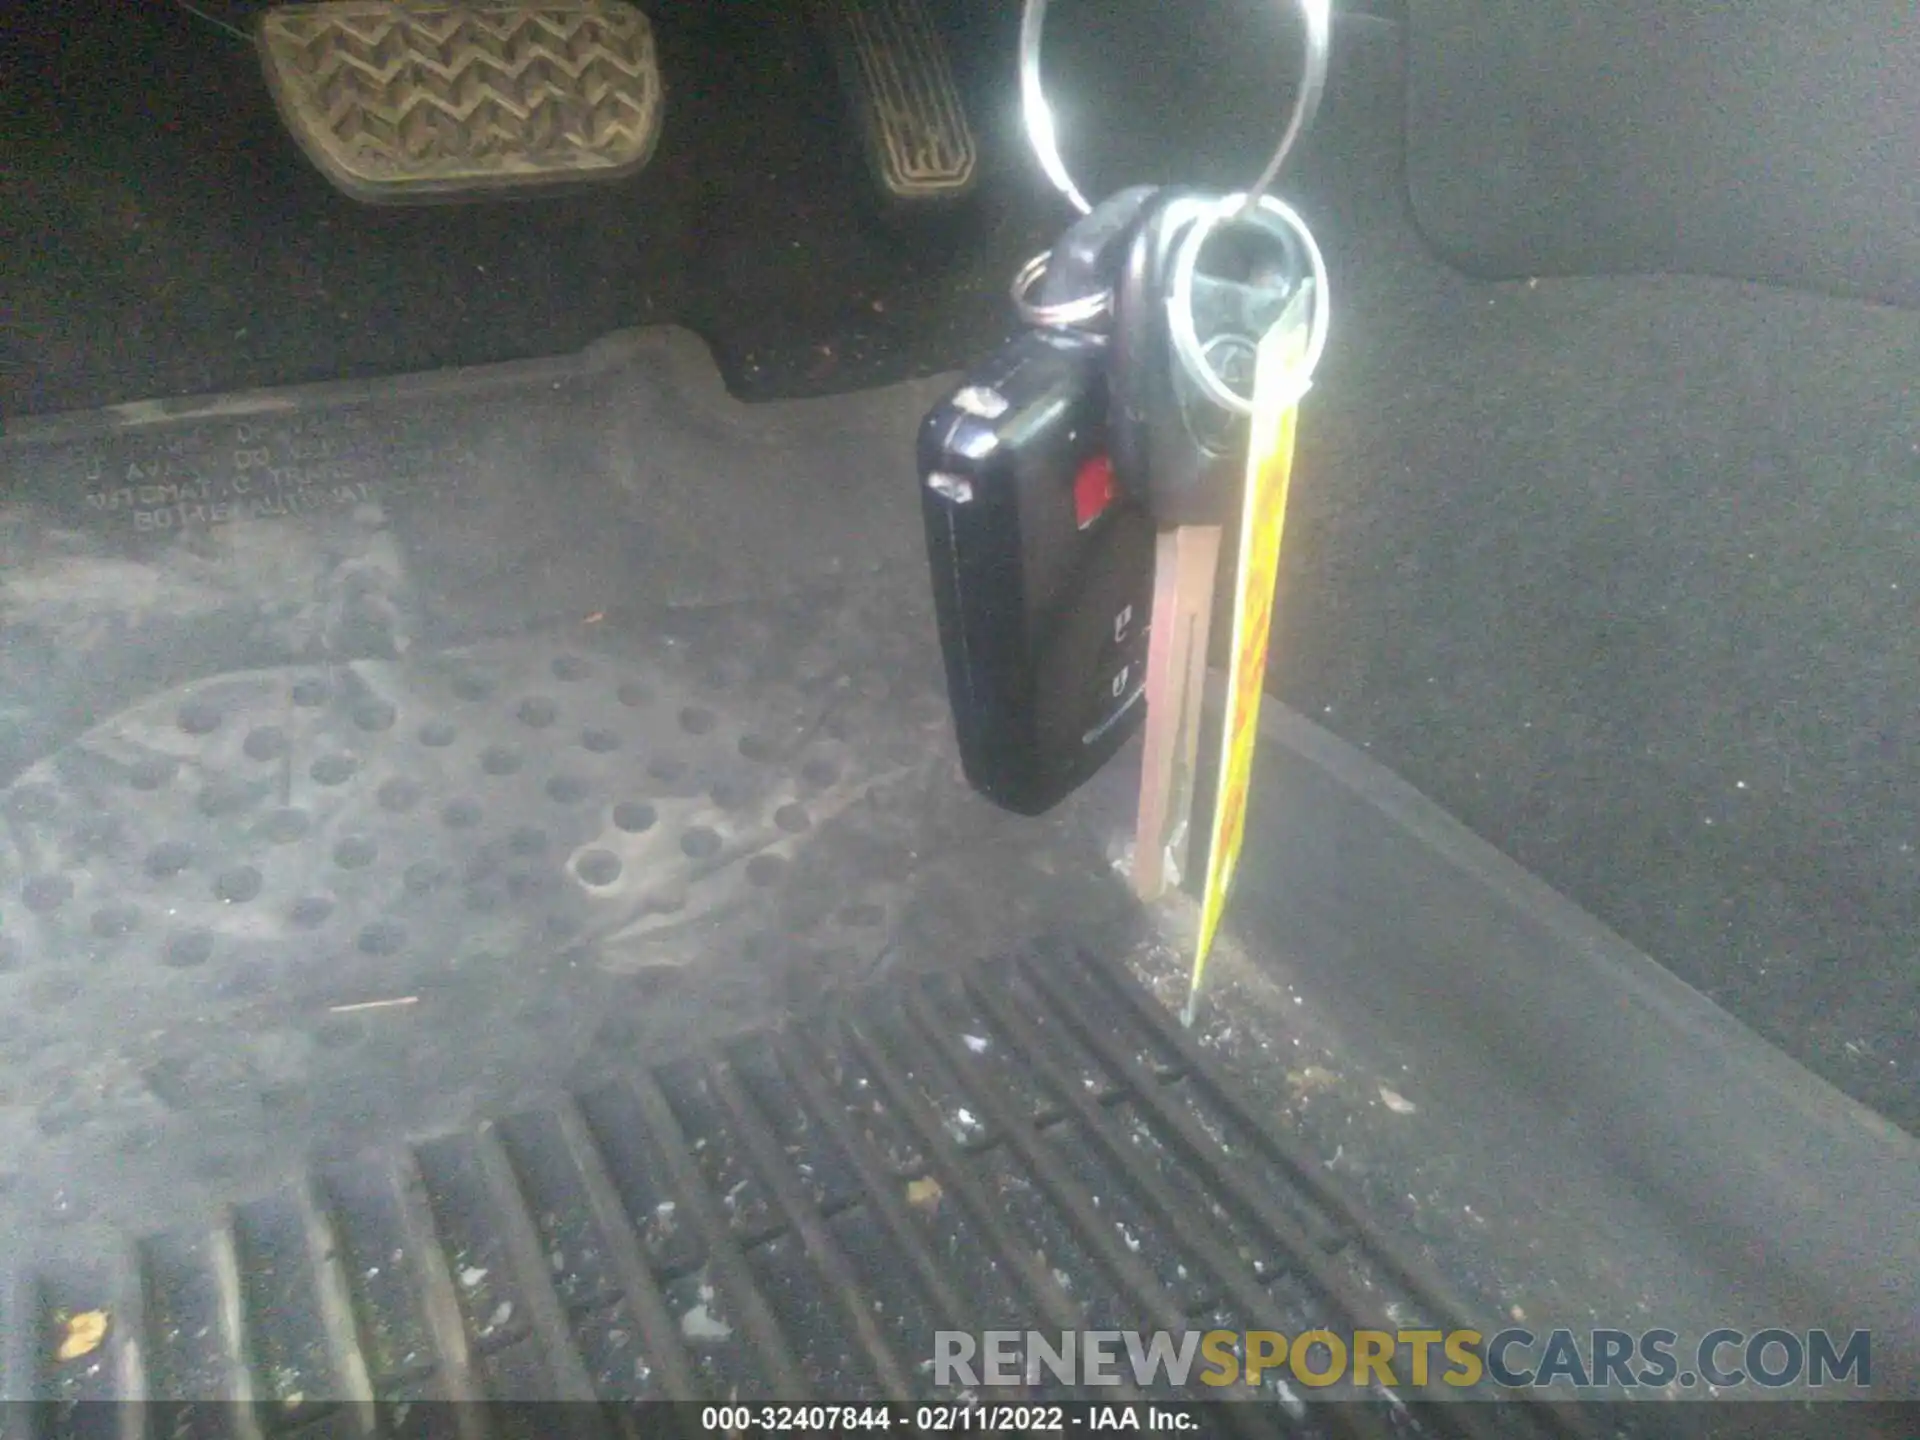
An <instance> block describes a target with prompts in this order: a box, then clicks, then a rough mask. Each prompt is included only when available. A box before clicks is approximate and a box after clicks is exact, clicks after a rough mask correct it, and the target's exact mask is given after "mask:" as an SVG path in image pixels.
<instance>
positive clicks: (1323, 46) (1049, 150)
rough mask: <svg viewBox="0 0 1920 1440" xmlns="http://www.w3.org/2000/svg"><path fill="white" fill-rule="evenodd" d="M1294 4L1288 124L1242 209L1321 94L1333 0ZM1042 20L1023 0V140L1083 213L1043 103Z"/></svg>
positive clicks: (1043, 12)
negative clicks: (1302, 39)
mask: <svg viewBox="0 0 1920 1440" xmlns="http://www.w3.org/2000/svg"><path fill="white" fill-rule="evenodd" d="M1295 3H1296V4H1298V5H1299V7H1300V18H1301V20H1302V21H1303V22H1304V23H1305V25H1306V47H1305V51H1306V53H1305V55H1304V57H1303V59H1302V64H1301V73H1300V89H1299V93H1298V94H1296V95H1295V96H1294V101H1293V113H1292V114H1291V115H1289V116H1288V117H1287V128H1286V129H1285V130H1284V131H1283V132H1281V135H1280V143H1279V144H1278V145H1277V146H1276V147H1274V152H1273V155H1272V157H1271V158H1270V159H1269V160H1268V161H1267V166H1266V169H1264V170H1263V171H1261V172H1260V178H1259V179H1258V180H1256V181H1254V182H1253V186H1252V188H1251V189H1248V190H1245V191H1243V192H1241V196H1242V198H1241V199H1240V201H1239V206H1240V209H1241V211H1243V212H1244V211H1248V210H1251V209H1252V208H1253V207H1254V206H1255V205H1257V204H1259V203H1260V200H1261V197H1263V196H1264V195H1265V194H1266V193H1267V191H1268V190H1270V189H1271V188H1272V187H1273V183H1274V181H1275V180H1277V179H1278V178H1279V176H1280V168H1281V166H1283V165H1284V164H1286V161H1287V156H1288V155H1290V154H1291V153H1292V152H1293V147H1294V145H1295V144H1296V143H1297V142H1298V141H1299V139H1300V136H1301V134H1302V133H1303V132H1304V131H1305V130H1306V128H1307V126H1308V125H1310V124H1312V123H1313V117H1314V115H1315V113H1316V112H1317V111H1318V110H1319V108H1320V97H1321V95H1322V94H1323V93H1325V91H1326V88H1327V52H1328V49H1329V47H1330V45H1331V40H1332V31H1333V13H1332V12H1333V7H1332V3H1331V0H1295ZM1046 19H1047V0H1025V3H1024V5H1023V7H1022V9H1021V12H1020V114H1021V118H1022V120H1023V121H1024V122H1025V124H1026V130H1027V143H1028V144H1029V145H1031V146H1032V147H1033V153H1034V156H1035V158H1036V159H1038V160H1039V162H1040V168H1041V170H1042V171H1044V172H1045V173H1046V177H1047V179H1048V180H1050V181H1052V182H1053V187H1054V189H1056V190H1058V191H1059V192H1060V193H1061V194H1062V195H1064V196H1066V197H1067V203H1069V204H1070V205H1072V206H1073V208H1074V209H1075V210H1077V211H1079V212H1080V213H1081V214H1082V215H1086V214H1088V213H1090V212H1091V211H1092V209H1093V206H1092V205H1090V204H1089V203H1088V202H1087V197H1086V196H1084V195H1082V194H1081V193H1080V187H1079V186H1078V185H1076V184H1074V183H1073V177H1072V176H1071V175H1069V174H1068V173H1067V167H1066V164H1065V162H1064V161H1062V160H1061V158H1060V141H1059V137H1058V136H1057V135H1056V134H1055V132H1054V126H1053V107H1052V106H1050V105H1049V104H1048V103H1047V92H1046V87H1045V86H1044V85H1043V84H1042V83H1041V80H1040V42H1041V38H1042V34H1043V31H1044V29H1045V26H1046Z"/></svg>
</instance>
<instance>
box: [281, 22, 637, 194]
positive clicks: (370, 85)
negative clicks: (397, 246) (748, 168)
mask: <svg viewBox="0 0 1920 1440" xmlns="http://www.w3.org/2000/svg"><path fill="white" fill-rule="evenodd" d="M257 38H258V44H259V49H260V57H261V62H262V64H263V65H264V66H265V69H266V74H267V83H268V85H269V87H270V88H271V89H272V91H273V97H274V101H275V103H276V104H277V105H278V106H279V109H280V115H281V118H282V119H283V120H284V121H285V122H286V125H287V128H288V129H290V130H291V131H292V132H293V134H294V138H295V139H296V140H298V141H299V143H300V147H301V149H303V150H304V151H305V152H306V153H307V156H308V158H309V159H310V160H312V161H313V163H314V164H315V165H316V166H317V167H318V168H319V169H320V171H321V173H322V174H324V175H325V176H326V177H327V179H329V180H330V181H332V182H333V184H334V185H336V186H338V187H339V188H340V189H341V190H343V191H345V192H346V193H347V194H348V195H351V196H353V198H355V199H356V200H363V201H369V202H372V203H376V204H379V203H386V204H406V203H414V204H419V203H425V202H431V201H439V200H459V199H485V198H487V197H488V196H489V195H499V194H502V193H514V192H525V191H529V190H535V189H538V188H541V187H544V186H554V185H578V184H582V183H588V182H594V181H609V180H619V179H623V178H625V177H626V176H629V175H632V174H633V173H635V172H636V171H638V170H640V169H641V168H642V167H643V166H645V165H646V163H647V161H648V160H649V159H651V158H652V156H653V149H654V146H655V144H656V143H657V141H658V140H659V136H660V122H661V113H662V110H663V108H664V106H663V98H664V97H663V86H662V84H661V78H660V65H659V59H658V55H657V53H656V51H655V47H654V39H653V27H652V26H651V24H649V22H648V20H647V17H646V16H645V15H643V14H641V13H640V11H639V10H637V9H635V8H634V7H633V6H632V5H629V4H627V3H625V0H539V3H535V4H507V3H491V4H487V3H470V4H444V3H425V4H407V5H398V4H394V3H392V0H329V3H325V4H314V5H281V6H276V7H275V8H273V9H271V10H268V11H266V12H265V13H264V14H263V15H262V16H261V18H260V21H259V28H258V32H257Z"/></svg>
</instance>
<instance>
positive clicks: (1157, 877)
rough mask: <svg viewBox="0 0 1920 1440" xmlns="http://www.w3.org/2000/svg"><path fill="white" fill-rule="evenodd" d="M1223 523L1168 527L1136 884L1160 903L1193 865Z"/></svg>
mask: <svg viewBox="0 0 1920 1440" xmlns="http://www.w3.org/2000/svg"><path fill="white" fill-rule="evenodd" d="M1220 539H1221V531H1220V528H1219V527H1218V526H1203V525H1186V526H1181V527H1180V528H1178V529H1173V530H1162V531H1161V532H1160V535H1159V539H1158V542H1157V549H1156V552H1155V556H1154V572H1153V575H1154V581H1153V584H1154V588H1153V628H1152V629H1151V630H1150V631H1149V632H1148V637H1147V718H1146V728H1145V735H1144V743H1143V746H1142V760H1141V767H1140V811H1139V817H1138V820H1137V822H1136V825H1135V830H1134V843H1133V888H1134V893H1135V894H1136V895H1138V896H1139V898H1140V899H1141V900H1142V901H1145V902H1147V903H1149V904H1150V903H1152V902H1153V901H1156V900H1158V899H1160V897H1161V896H1163V895H1164V894H1166V892H1167V890H1168V888H1169V887H1171V886H1175V885H1178V884H1179V883H1180V882H1181V879H1182V876H1183V875H1184V873H1185V872H1186V870H1187V861H1188V857H1187V852H1188V850H1189V848H1190V842H1191V833H1192V820H1193V798H1194V789H1195V779H1196V776H1195V766H1196V764H1197V761H1198V758H1199V752H1200V722H1201V709H1202V701H1203V699H1204V690H1205V686H1206V674H1207V639H1208V632H1209V630H1210V629H1211V627H1212V621H1213V595H1214V586H1215V583H1216V580H1217V578H1218V574H1219V569H1220Z"/></svg>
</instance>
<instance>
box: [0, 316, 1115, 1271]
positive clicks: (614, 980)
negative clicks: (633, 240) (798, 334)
mask: <svg viewBox="0 0 1920 1440" xmlns="http://www.w3.org/2000/svg"><path fill="white" fill-rule="evenodd" d="M925 403H926V401H925V387H914V386H907V387H899V388H896V389H894V390H891V391H881V392H874V393H870V394H867V395H863V396H855V397H849V398H847V399H845V400H836V401H827V402H804V403H794V404H785V405H778V404H776V405H768V406H757V407H750V406H746V405H742V404H739V403H737V402H735V401H733V400H731V399H730V398H728V397H727V395H726V394H725V392H724V390H723V389H722V388H721V385H720V382H719V377H718V375H717V373H716V372H715V371H714V369H713V366H712V362H711V360H710V359H709V358H708V356H707V355H706V353H705V352H704V350H703V349H702V347H701V346H700V345H699V343H698V342H697V341H694V340H692V339H691V337H689V336H687V335H686V334H684V333H683V332H678V331H654V332H642V333H638V334H632V335H626V336H620V337H615V338H614V339H612V340H610V341H608V342H606V343H604V344H602V345H600V346H597V347H595V348H594V349H593V350H591V351H589V352H586V353H585V354H584V355H581V356H576V357H573V358H571V359H566V360H559V361H552V362H541V363H539V364H533V365H521V366H509V367H504V368H501V369H494V370H480V371H472V372H449V373H447V374H443V375H437V376H428V377H424V378H421V379H418V380H403V381H399V382H383V383H381V384H378V385H375V386H355V385H347V386H339V387H328V388H322V389H317V390H309V391H292V392H279V393H275V394H267V395H258V396H241V397H229V398H224V399H219V400H213V401H208V402H186V403H184V404H179V405H165V406H133V407H124V408H122V409H120V410H117V411H112V412H106V413H103V414H96V415H89V416H78V417H69V418H65V419H59V420H55V421H50V422H45V423H42V424H39V425H37V426H35V427H32V428H29V429H27V430H24V431H21V432H16V434H15V435H13V436H11V437H9V439H8V440H7V442H6V443H5V445H4V447H3V448H0V466H4V471H5V483H6V490H5V493H6V497H7V499H6V502H5V509H4V511H3V512H0V515H3V516H4V518H3V519H0V549H4V550H5V552H6V554H5V565H4V569H3V570H0V623H4V626H5V632H6V635H7V644H6V645H5V646H4V647H0V696H3V697H4V698H3V699H0V707H4V710H5V721H6V723H5V725H4V726H0V733H4V735H5V741H4V746H3V748H4V756H3V757H0V765H4V775H5V777H6V783H5V786H4V788H3V789H0V1035H4V1044H3V1045H0V1095H3V1096H4V1103H3V1104H0V1134H3V1135H4V1137H5V1142H6V1159H5V1162H4V1164H0V1176H3V1177H4V1179H3V1180H0V1222H5V1223H7V1224H9V1225H11V1226H13V1227H15V1233H17V1234H19V1235H23V1236H25V1235H34V1234H38V1233H40V1232H41V1231H42V1230H44V1229H46V1228H48V1227H51V1228H53V1229H56V1230H68V1229H71V1230H76V1231H87V1230H90V1229H92V1228H103V1229H104V1231H105V1232H119V1231H122V1230H134V1231H149V1230H154V1229H160V1228H165V1227H167V1226H170V1225H172V1224H174V1223H176V1222H177V1221H179V1220H181V1219H183V1218H185V1217H188V1216H192V1215H195V1214H204V1213H205V1212H206V1211H207V1210H208V1209H209V1207H217V1206H219V1205H223V1204H226V1203H229V1202H231V1201H235V1200H239V1199H245V1198H246V1197H247V1196H248V1195H250V1194H253V1193H264V1189H265V1188H267V1187H271V1186H273V1185H277V1184H283V1183H285V1182H286V1181H287V1180H288V1179H289V1177H291V1176H293V1175H294V1174H296V1173H297V1172H298V1170H299V1168H300V1167H301V1166H302V1165H304V1164H305V1163H306V1162H307V1159H308V1158H309V1157H310V1156H311V1155H313V1154H315V1153H318V1154H322V1155H327V1156H340V1155H345V1154H350V1153H353V1152H355V1151H356V1150H357V1149H359V1148H363V1147H364V1146H366V1145H368V1144H371V1143H375V1142H377V1141H379V1140H380V1139H382V1138H383V1137H386V1136H390V1135H393V1134H396V1133H398V1134H426V1133H438V1132H444V1131H447V1130H450V1129H453V1128H457V1127H458V1126H460V1125H462V1124H466V1123H469V1122H470V1121H471V1120H473V1119H474V1118H475V1117H476V1116H478V1115H481V1114H484V1113H491V1112H495V1111H498V1110H501V1109H504V1108H508V1107H511V1106H513V1105H516V1104H519V1103H521V1102H522V1101H523V1100H524V1099H525V1098H526V1097H527V1096H529V1095H531V1094H535V1093H540V1092H543V1091H546V1090H550V1089H553V1088H554V1087H557V1086H565V1085H569V1084H578V1083H585V1082H587V1081H590V1080H591V1079H592V1078H593V1077H594V1076H596V1075H598V1074H600V1073H602V1072H604V1071H605V1070H606V1069H607V1068H608V1067H610V1066H613V1065H616V1064H618V1063H623V1062H624V1061H627V1060H631V1059H632V1058H634V1057H636V1056H638V1057H640V1058H642V1059H644V1060H645V1061H647V1062H648V1063H653V1062H654V1061H656V1060H659V1059H663V1058H665V1057H667V1056H669V1055H671V1054H673V1053H676V1052H677V1051H680V1050H684V1049H687V1048H689V1047H692V1046H695V1045H697V1044H698V1043H701V1042H702V1041H703V1040H706V1039H710V1038H712V1037H714V1036H716V1035H719V1034H724V1033H728V1032H731V1031H736V1030H739V1029H741V1028H743V1027H750V1026H752V1025H755V1024H760V1023H764V1022H766V1021H768V1020H770V1019H772V1018H774V1017H777V1016H778V1015H780V1014H783V1013H785V1012H786V1011H787V1010H788V1009H790V1008H791V1007H795V1006H801V1007H804V1006H807V1005H811V1004H817V1003H821V1002H823V1001H824V1000H825V999H827V998H829V997H830V996H831V995H832V994H834V993H835V992H837V991H839V990H841V989H844V988H847V987H851V986H858V985H860V984H863V983H866V982H867V981H869V980H870V979H872V978H874V977H876V976H878V975H881V974H884V973H885V972H887V971H889V970H890V969H893V968H896V967H899V966H903V965H907V964H910V963H938V962H941V961H945V960H947V959H950V958H967V957H971V956H975V955H979V954H983V953H987V952H988V951H990V950H992V949H993V948H995V947H996V946H998V945H1003V944H1005V943H1008V942H1010V941H1011V940H1012V939H1014V938H1016V937H1019V936H1021V935H1024V934H1028V933H1032V932H1033V930H1034V929H1035V928H1037V927H1039V926H1042V925H1044V924H1050V923H1055V922H1060V921H1071V923H1072V926H1073V927H1075V929H1076V933H1078V934H1080V935H1081V936H1082V938H1084V939H1086V940H1088V941H1089V943H1092V942H1093V941H1096V940H1097V939H1098V937H1099V936H1100V935H1101V934H1104V933H1112V932H1113V931H1114V928H1115V927H1118V926H1123V925H1124V924H1126V923H1128V913H1129V912H1128V910H1127V907H1126V906H1125V904H1124V901H1123V900H1122V898H1121V897H1120V896H1119V895H1118V894H1117V893H1115V887H1112V886H1111V885H1109V884H1107V883H1106V881H1105V878H1104V876H1103V874H1102V869H1103V867H1102V864H1101V862H1100V859H1099V857H1098V855H1097V854H1095V853H1093V852H1091V851H1088V852H1086V853H1070V852H1069V850H1067V849H1063V846H1064V845H1066V844H1067V840H1066V838H1065V837H1064V836H1063V834H1062V832H1060V831H1059V830H1058V829H1057V828H1053V829H1049V828H1047V827H1040V828H1038V829H1030V830H1027V831H1024V832H1022V833H1019V834H1014V833H1011V832H1010V830H1009V829H1008V827H1006V826H1005V825H1003V824H1002V822H1001V821H1000V820H999V819H998V817H996V816H994V815H992V814H990V813H989V812H988V810H987V808H986V807H985V806H983V805H981V804H979V803H978V802H976V801H974V800H973V799H972V797H970V796H969V794H968V793H967V791H966V789H965V787H964V785H963V784H962V782H961V781H960V779H959V776H958V772H957V766H956V763H955V758H954V756H953V755H952V754H951V753H950V746H949V741H948V720H947V715H946V707H945V701H944V695H943V691H942V688H941V679H940V673H939V656H938V648H937V643H936V640H935V637H934V633H933V626H932V620H931V616H930V613H929V612H930V601H929V600H928V598H927V596H926V584H925V579H924V563H925V562H924V560H923V559H922V558H921V556H920V553H919V546H920V541H919V536H918V526H919V520H918V514H917V511H916V508H915V505H916V501H915V496H914V486H913V483H912V474H913V471H912V466H911V454H910V446H911V443H912V435H913V432H914V427H915V424H916V422H917V420H918V419H919V416H920V415H921V413H922V412H923V410H924V408H925ZM982 893H991V894H993V895H995V896H996V900H997V903H996V904H994V905H991V906H982V905H980V904H978V903H977V896H978V895H979V894H982ZM23 1243H35V1242H23Z"/></svg>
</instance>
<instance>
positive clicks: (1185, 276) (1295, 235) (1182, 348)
mask: <svg viewBox="0 0 1920 1440" xmlns="http://www.w3.org/2000/svg"><path fill="white" fill-rule="evenodd" d="M1231 223H1239V224H1251V225H1254V226H1255V227H1257V228H1258V229H1261V230H1264V231H1266V232H1267V233H1268V234H1269V235H1272V236H1274V237H1275V238H1276V239H1278V240H1279V241H1280V242H1281V243H1283V244H1284V243H1285V242H1286V241H1287V239H1288V238H1289V232H1290V235H1291V238H1292V239H1295V240H1298V241H1299V242H1300V247H1301V249H1302V250H1304V251H1305V252H1306V257H1307V267H1308V269H1309V270H1310V271H1311V272H1312V282H1311V283H1312V285H1313V295H1312V297H1311V301H1310V303H1311V305H1312V307H1313V318H1312V320H1310V321H1309V322H1308V325H1307V351H1306V354H1305V355H1303V356H1302V357H1301V358H1300V363H1299V364H1298V365H1297V366H1295V367H1294V373H1293V376H1292V378H1291V381H1290V383H1289V385H1288V387H1287V393H1286V396H1285V398H1284V402H1283V403H1282V405H1281V406H1280V408H1281V409H1282V410H1286V409H1289V408H1291V407H1292V406H1294V405H1297V404H1298V403H1299V402H1300V399H1301V397H1303V396H1304V395H1305V394H1306V393H1307V390H1308V389H1309V388H1310V387H1311V386H1312V384H1313V372H1314V370H1315V369H1316V368H1318V366H1319V364H1320V357H1321V355H1322V354H1324V353H1325V352H1326V348H1327V332H1328V330H1329V329H1330V328H1331V327H1332V324H1333V313H1332V311H1333V306H1332V295H1331V287H1330V286H1329V284H1328V281H1327V262H1326V259H1325V257H1323V256H1322V255H1321V254H1320V246H1319V245H1318V243H1316V242H1315V240H1314V238H1313V232H1312V231H1311V230H1309V229H1308V228H1307V222H1306V221H1304V220H1302V219H1301V218H1300V217H1299V215H1297V214H1295V213H1294V210H1293V207H1292V206H1290V205H1288V204H1286V203H1284V202H1283V201H1280V200H1276V199H1274V198H1273V196H1271V195H1262V196H1260V197H1259V199H1258V201H1256V202H1254V203H1253V204H1251V205H1249V203H1248V199H1247V196H1245V195H1228V196H1226V197H1224V198H1222V199H1220V200H1218V201H1216V202H1214V203H1213V204H1212V205H1211V206H1209V207H1208V209H1207V212H1206V214H1204V215H1202V216H1201V217H1200V218H1199V219H1198V220H1196V221H1194V223H1193V224H1192V225H1190V226H1188V227H1187V233H1186V234H1184V235H1182V236H1181V237H1180V248H1179V250H1177V251H1176V252H1174V257H1173V265H1172V272H1173V273H1172V274H1171V276H1170V277H1169V278H1168V283H1167V329H1168V331H1169V332H1170V338H1171V339H1172V341H1173V353H1174V354H1176V355H1178V356H1179V357H1180V363H1181V364H1182V365H1183V366H1185V367H1186V371H1187V373H1188V374H1189V375H1191V376H1192V377H1193V381H1194V383H1195V384H1196V385H1198V386H1199V387H1200V388H1201V389H1202V390H1204V391H1206V393H1207V398H1208V399H1209V400H1211V401H1213V403H1214V404H1216V405H1218V406H1220V407H1221V408H1222V409H1223V410H1229V411H1231V412H1233V413H1234V414H1236V415H1251V414H1253V399H1252V397H1251V396H1247V395H1241V394H1239V393H1238V392H1236V391H1235V390H1233V389H1232V388H1231V387H1229V386H1228V384H1227V382H1226V381H1224V380H1222V379H1221V378H1220V372H1219V371H1217V370H1215V369H1214V368H1213V366H1212V364H1211V363H1209V362H1208V360H1207V355H1206V351H1204V350H1203V349H1202V348H1201V346H1200V336H1199V334H1198V332H1197V330H1196V329H1195V326H1194V321H1193V274H1194V270H1195V268H1196V267H1197V266H1198V265H1199V263H1200V251H1201V249H1202V248H1203V247H1204V246H1205V245H1206V243H1207V240H1208V238H1209V237H1210V236H1211V235H1212V234H1213V232H1214V231H1215V230H1217V229H1218V228H1219V227H1220V226H1221V225H1224V224H1231ZM1281 227H1285V228H1284V230H1282V228H1281Z"/></svg>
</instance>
